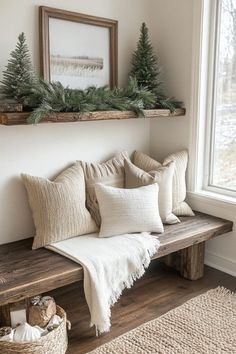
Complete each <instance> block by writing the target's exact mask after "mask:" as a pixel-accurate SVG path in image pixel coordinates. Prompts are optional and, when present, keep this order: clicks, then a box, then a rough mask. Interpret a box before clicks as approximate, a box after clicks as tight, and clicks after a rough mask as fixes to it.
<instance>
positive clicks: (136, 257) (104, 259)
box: [47, 233, 160, 334]
mask: <svg viewBox="0 0 236 354" xmlns="http://www.w3.org/2000/svg"><path fill="white" fill-rule="evenodd" d="M97 236H98V235H97V234H96V233H94V234H89V235H85V236H79V237H74V238H71V239H68V240H65V241H61V242H57V243H54V244H52V245H50V246H47V248H48V249H50V250H52V251H55V252H57V253H60V254H62V255H63V256H65V257H67V258H70V259H72V260H73V261H75V262H77V263H80V264H81V265H82V266H83V269H84V292H85V297H86V301H87V303H88V307H89V310H90V314H91V326H94V325H95V327H96V333H97V334H98V333H102V332H108V331H109V329H110V326H111V321H110V319H111V306H112V305H113V304H114V303H115V302H116V301H117V300H118V299H119V297H120V295H121V293H122V291H123V290H124V289H125V288H130V287H131V286H132V285H133V282H134V281H135V280H136V279H139V278H140V277H141V276H142V275H143V274H144V272H145V269H146V268H147V267H148V266H149V263H150V261H151V257H152V256H153V255H154V254H155V253H156V252H157V250H158V248H159V245H160V242H159V240H158V238H157V237H156V236H151V235H150V234H149V233H141V234H126V235H120V236H115V237H109V238H98V237H97Z"/></svg>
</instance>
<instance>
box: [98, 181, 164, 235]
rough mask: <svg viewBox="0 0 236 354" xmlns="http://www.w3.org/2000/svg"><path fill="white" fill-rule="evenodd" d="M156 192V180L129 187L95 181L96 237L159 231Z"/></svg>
mask: <svg viewBox="0 0 236 354" xmlns="http://www.w3.org/2000/svg"><path fill="white" fill-rule="evenodd" d="M158 191H159V187H158V184H157V183H155V184H152V185H149V186H144V187H140V188H133V189H122V188H115V187H110V186H105V185H103V184H97V185H96V186H95V192H96V195H97V200H98V205H99V210H100V215H101V220H102V222H101V229H100V233H99V237H109V236H116V235H121V234H126V233H131V232H143V231H149V232H156V233H162V232H163V231H164V229H163V225H162V221H161V218H160V215H159V210H158Z"/></svg>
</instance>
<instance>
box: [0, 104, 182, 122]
mask: <svg viewBox="0 0 236 354" xmlns="http://www.w3.org/2000/svg"><path fill="white" fill-rule="evenodd" d="M185 112H186V110H185V108H178V109H176V110H175V112H173V113H171V111H170V110H169V109H149V110H144V113H145V117H146V118H163V117H166V118H168V117H177V116H184V115H185ZM30 113H31V112H9V113H1V112H0V124H2V125H22V124H28V123H27V119H28V117H29V116H30ZM134 118H139V117H138V116H137V114H136V113H134V112H132V111H97V112H89V113H84V114H81V113H80V112H61V113H52V114H49V115H46V116H45V117H44V118H43V119H42V120H41V123H66V122H68V123H69V122H81V121H96V120H111V119H134Z"/></svg>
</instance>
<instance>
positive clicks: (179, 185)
mask: <svg viewBox="0 0 236 354" xmlns="http://www.w3.org/2000/svg"><path fill="white" fill-rule="evenodd" d="M170 161H175V170H174V176H173V197H172V202H173V209H172V211H173V213H174V214H175V215H177V216H193V215H194V213H193V211H192V209H191V208H190V206H189V205H188V204H187V203H186V202H185V198H186V181H185V174H186V169H187V164H188V152H187V150H183V151H179V152H176V153H173V154H171V155H169V156H168V157H166V158H165V160H164V161H163V166H166V165H167V164H169V163H170ZM133 162H134V164H135V165H136V166H138V167H139V168H141V169H143V170H144V171H146V172H150V171H153V170H157V169H158V168H159V167H160V166H161V163H160V162H158V161H156V160H154V159H152V158H151V157H150V156H148V155H146V154H143V153H142V152H139V151H135V153H134V161H133Z"/></svg>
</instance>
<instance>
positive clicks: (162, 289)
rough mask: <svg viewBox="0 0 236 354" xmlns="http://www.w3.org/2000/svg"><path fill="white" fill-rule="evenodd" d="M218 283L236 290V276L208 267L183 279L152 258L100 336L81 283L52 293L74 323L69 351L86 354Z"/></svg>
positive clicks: (126, 293) (125, 293)
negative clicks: (200, 276) (91, 324)
mask: <svg viewBox="0 0 236 354" xmlns="http://www.w3.org/2000/svg"><path fill="white" fill-rule="evenodd" d="M219 285H221V286H224V287H226V288H228V289H230V290H233V291H236V278H234V277H232V276H230V275H227V274H225V273H222V272H220V271H217V270H215V269H212V268H209V267H206V269H205V276H204V278H203V279H201V280H197V281H189V280H185V279H183V278H181V277H180V276H179V275H178V274H177V273H176V272H175V271H174V270H171V269H170V268H168V267H166V266H164V265H163V264H160V263H158V262H157V261H153V262H152V265H151V267H150V269H149V270H148V271H147V273H146V275H145V276H144V277H143V278H142V279H140V280H139V281H137V282H136V284H135V285H134V287H133V288H132V289H129V290H126V291H125V292H124V294H123V295H122V296H121V299H120V300H119V302H118V303H117V304H116V305H115V306H114V308H113V311H112V329H111V331H110V333H107V334H105V335H102V336H101V337H99V338H96V337H95V333H94V329H91V328H89V312H88V308H87V305H86V302H85V299H84V295H83V288H82V284H81V283H78V285H77V284H74V285H73V286H70V287H68V286H67V287H64V288H61V289H58V290H56V291H54V292H52V293H51V294H52V295H53V296H54V297H55V299H56V301H57V303H58V304H59V305H61V306H62V307H63V308H64V309H65V310H66V311H67V314H68V318H69V320H70V321H71V323H72V330H71V331H70V332H69V349H68V352H67V354H84V353H87V352H89V351H91V350H92V349H94V348H96V347H98V346H100V345H102V344H103V343H105V342H107V341H110V340H111V339H113V338H115V337H117V336H119V335H121V334H123V333H125V332H127V331H129V330H131V329H133V328H135V327H137V326H139V325H140V324H142V323H144V322H147V321H149V320H152V319H154V318H156V317H158V316H160V315H162V314H164V313H165V312H167V311H169V310H171V309H172V308H174V307H176V306H179V305H181V304H182V303H184V302H185V301H186V300H188V299H190V298H192V297H194V296H197V295H199V294H201V293H202V292H205V291H207V290H208V289H211V288H214V287H217V286H219Z"/></svg>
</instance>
